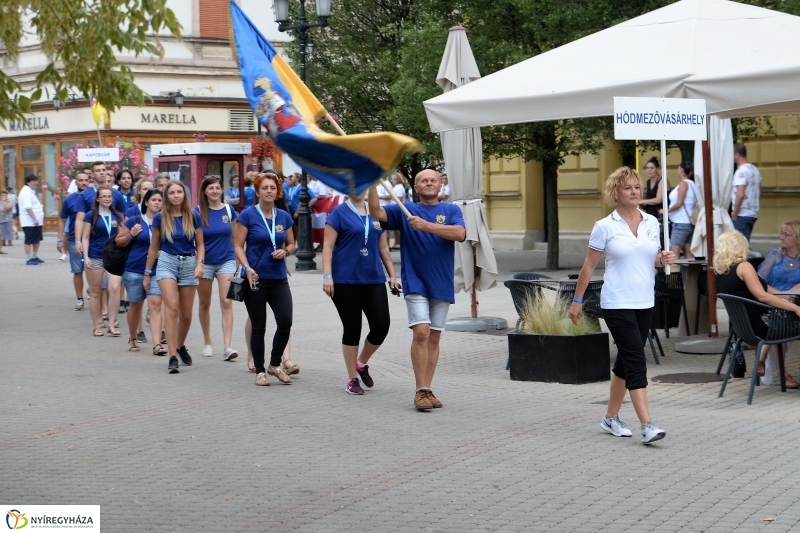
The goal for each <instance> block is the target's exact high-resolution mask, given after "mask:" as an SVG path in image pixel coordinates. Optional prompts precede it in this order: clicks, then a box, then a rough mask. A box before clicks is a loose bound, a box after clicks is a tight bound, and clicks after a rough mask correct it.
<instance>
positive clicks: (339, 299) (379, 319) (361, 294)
mask: <svg viewBox="0 0 800 533" xmlns="http://www.w3.org/2000/svg"><path fill="white" fill-rule="evenodd" d="M333 305H335V306H336V311H338V313H339V318H340V319H341V320H342V326H343V327H344V333H342V344H344V345H345V346H358V345H359V343H360V342H361V313H362V312H363V313H364V315H365V316H366V317H367V322H368V323H369V334H368V335H367V342H369V343H370V344H372V345H374V346H380V345H381V344H383V341H384V340H385V339H386V335H387V334H388V333H389V323H390V321H391V319H390V317H389V297H388V296H387V295H386V285H384V284H383V283H377V284H370V285H349V284H335V285H334V286H333Z"/></svg>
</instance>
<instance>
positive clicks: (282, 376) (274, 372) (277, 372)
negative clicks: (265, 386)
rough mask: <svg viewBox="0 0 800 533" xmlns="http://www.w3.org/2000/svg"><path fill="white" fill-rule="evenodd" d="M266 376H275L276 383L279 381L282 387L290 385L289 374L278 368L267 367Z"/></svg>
mask: <svg viewBox="0 0 800 533" xmlns="http://www.w3.org/2000/svg"><path fill="white" fill-rule="evenodd" d="M267 374H269V375H270V376H275V377H276V378H278V381H280V382H281V383H283V384H284V385H291V384H292V378H290V377H289V374H287V373H286V372H284V371H283V369H282V368H281V367H280V366H269V367H267Z"/></svg>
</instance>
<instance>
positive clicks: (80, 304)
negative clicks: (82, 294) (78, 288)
mask: <svg viewBox="0 0 800 533" xmlns="http://www.w3.org/2000/svg"><path fill="white" fill-rule="evenodd" d="M84 307H85V305H84V303H83V298H78V303H76V304H75V310H76V311H83V308H84Z"/></svg>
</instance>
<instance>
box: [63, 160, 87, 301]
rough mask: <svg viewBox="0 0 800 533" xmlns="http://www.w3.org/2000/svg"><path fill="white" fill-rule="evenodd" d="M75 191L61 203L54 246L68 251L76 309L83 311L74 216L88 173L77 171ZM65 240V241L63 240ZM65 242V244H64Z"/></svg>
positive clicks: (76, 213)
mask: <svg viewBox="0 0 800 533" xmlns="http://www.w3.org/2000/svg"><path fill="white" fill-rule="evenodd" d="M75 186H76V187H77V191H76V192H75V193H74V194H70V195H69V196H67V197H66V198H65V199H64V201H63V202H62V204H61V214H60V217H59V219H58V244H57V245H56V247H57V248H58V251H59V252H61V253H62V254H64V253H69V266H70V270H71V271H72V284H73V285H74V286H75V294H76V295H77V297H78V303H77V304H76V305H75V310H76V311H83V308H84V304H83V258H82V257H80V256H78V254H76V253H75V217H76V216H77V215H78V209H77V207H76V204H77V203H78V202H83V199H82V198H81V193H82V192H83V191H85V190H86V189H87V188H88V187H89V175H88V174H87V173H86V172H84V171H82V170H81V171H79V172H78V174H76V176H75ZM65 236H66V237H67V239H64V237H65ZM65 240H66V243H65V242H64V241H65ZM65 244H66V245H65Z"/></svg>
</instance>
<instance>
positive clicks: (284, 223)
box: [237, 206, 292, 279]
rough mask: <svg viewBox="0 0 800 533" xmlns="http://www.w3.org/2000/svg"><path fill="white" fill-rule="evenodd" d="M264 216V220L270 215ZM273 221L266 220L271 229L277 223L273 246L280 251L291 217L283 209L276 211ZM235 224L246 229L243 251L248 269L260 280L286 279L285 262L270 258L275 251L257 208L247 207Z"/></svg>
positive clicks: (290, 224) (290, 225)
mask: <svg viewBox="0 0 800 533" xmlns="http://www.w3.org/2000/svg"><path fill="white" fill-rule="evenodd" d="M264 215H265V217H264V218H266V215H270V214H269V213H264ZM275 219H276V220H275V221H272V220H270V219H269V218H267V219H266V220H267V224H269V225H270V228H272V224H273V223H277V225H276V226H275V245H276V247H277V248H278V249H280V248H283V245H284V243H285V242H286V232H287V231H288V230H289V228H291V227H292V217H290V216H289V214H288V213H287V212H286V211H284V210H283V209H276V210H275ZM237 222H239V224H242V225H243V226H244V227H246V228H247V239H246V241H245V243H246V244H247V249H246V250H245V251H246V255H247V263H248V264H249V265H250V268H252V269H254V270H255V271H256V274H258V277H259V278H260V279H286V277H287V276H286V260H284V259H273V258H272V252H274V251H275V248H273V247H272V241H270V238H269V231H268V230H267V227H266V226H265V225H264V220H262V218H261V213H259V212H258V209H257V206H253V207H248V208H247V209H245V210H244V211H242V212H241V214H240V215H239V218H238V219H237ZM262 252H263V255H262ZM259 257H260V259H259Z"/></svg>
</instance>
